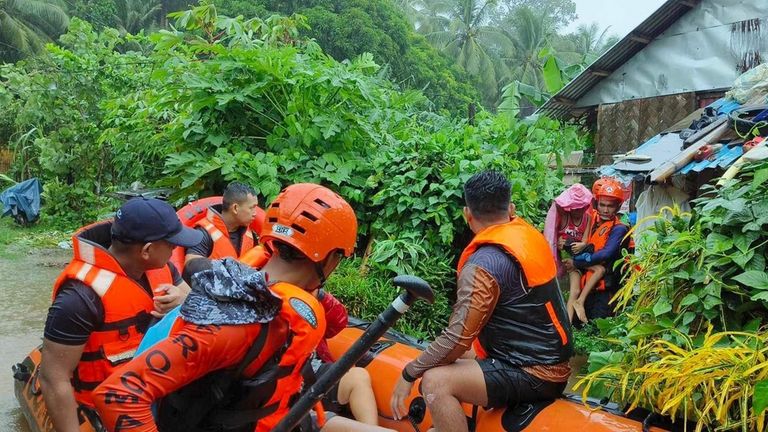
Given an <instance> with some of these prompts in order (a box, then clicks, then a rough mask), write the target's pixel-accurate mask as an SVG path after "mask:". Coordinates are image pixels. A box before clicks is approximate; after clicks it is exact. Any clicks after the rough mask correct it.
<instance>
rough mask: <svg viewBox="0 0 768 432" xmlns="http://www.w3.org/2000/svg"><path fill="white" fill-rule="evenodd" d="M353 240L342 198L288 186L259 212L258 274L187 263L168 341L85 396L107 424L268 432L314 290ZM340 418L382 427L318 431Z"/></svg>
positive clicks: (312, 329) (295, 366) (307, 346)
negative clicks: (261, 257)
mask: <svg viewBox="0 0 768 432" xmlns="http://www.w3.org/2000/svg"><path fill="white" fill-rule="evenodd" d="M356 236H357V219H356V217H355V213H354V211H353V210H352V207H350V206H349V204H348V203H347V202H346V201H344V199H343V198H341V197H340V196H339V195H337V194H335V193H334V192H332V191H331V190H329V189H327V188H325V187H323V186H320V185H315V184H307V183H305V184H296V185H292V186H289V187H287V188H286V189H284V190H283V191H282V192H281V193H280V195H278V197H277V198H276V199H275V201H274V202H273V203H272V204H271V205H270V206H269V208H268V209H267V214H266V223H265V226H264V230H263V233H262V240H263V242H264V243H265V244H266V245H267V247H268V248H269V249H270V250H271V252H272V255H271V258H270V259H269V261H268V262H267V264H266V265H265V266H264V268H263V272H257V271H255V270H253V269H251V268H250V267H248V266H247V265H245V264H241V263H239V262H237V261H235V260H233V259H225V260H223V261H209V260H206V259H196V260H191V261H189V263H188V266H190V267H198V268H197V269H194V268H193V269H192V270H191V271H190V272H189V273H188V274H193V276H192V283H191V285H192V292H191V293H190V294H189V297H188V298H187V301H185V302H184V304H183V305H182V308H181V312H180V319H179V320H177V322H176V325H175V327H174V329H173V330H172V331H171V334H170V335H169V337H168V338H167V339H165V340H162V341H160V342H158V343H157V344H155V345H154V346H152V347H151V348H149V349H148V350H147V351H145V352H144V353H142V354H141V355H139V356H137V357H136V358H134V359H133V360H132V361H131V362H130V363H128V364H127V365H126V366H125V367H124V368H123V369H121V370H120V372H118V373H116V374H114V375H113V376H111V377H110V378H109V379H107V380H106V381H105V382H104V383H103V384H102V385H101V386H99V387H98V388H97V389H96V391H95V392H94V401H95V403H96V407H97V409H98V411H99V414H100V415H101V418H102V420H103V422H104V424H105V426H106V428H107V430H109V431H119V430H127V429H129V430H131V431H132V432H155V431H157V430H158V427H160V429H161V430H163V431H164V432H169V431H179V432H181V431H197V430H222V429H223V430H229V431H248V432H251V431H256V432H267V431H269V430H271V429H272V428H273V427H274V426H275V425H276V424H277V423H278V422H279V421H280V420H281V419H282V418H283V417H284V416H285V415H286V414H287V412H288V410H289V408H290V403H291V401H292V400H294V398H295V397H296V395H297V394H298V392H299V391H300V389H301V386H302V381H303V378H302V375H301V371H302V369H303V367H304V366H305V364H306V362H307V361H308V359H309V358H310V355H311V354H312V352H313V351H314V350H315V349H316V347H317V345H318V344H319V343H320V341H321V340H322V338H323V336H324V333H325V326H326V323H325V316H324V312H323V309H322V306H321V305H320V303H319V301H318V300H317V298H316V297H315V294H316V292H317V291H318V289H319V288H320V287H321V286H322V285H323V283H324V282H325V280H326V278H327V277H328V276H329V275H330V274H331V273H332V272H333V271H334V269H335V268H336V266H337V265H338V264H339V262H340V261H341V259H342V257H344V256H346V257H349V256H351V255H352V252H353V250H354V245H355V239H356ZM185 273H186V272H185ZM156 401H159V406H158V414H157V416H156V417H155V416H153V414H152V410H151V406H152V404H153V403H154V402H156ZM318 421H319V423H322V415H320V416H318ZM350 424H351V425H354V427H355V428H356V430H364V431H366V430H370V431H381V430H383V429H381V428H378V427H375V426H366V425H358V424H357V423H356V422H354V421H353V420H349V419H345V418H341V417H332V418H329V419H328V422H327V424H326V426H325V427H324V428H323V430H325V431H341V430H349V429H347V428H349V427H350ZM217 428H218V429H217Z"/></svg>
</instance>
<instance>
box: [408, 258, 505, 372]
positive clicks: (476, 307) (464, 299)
mask: <svg viewBox="0 0 768 432" xmlns="http://www.w3.org/2000/svg"><path fill="white" fill-rule="evenodd" d="M498 299H499V284H498V282H497V281H496V279H494V278H493V276H492V275H491V274H490V273H488V271H486V270H485V269H484V268H482V267H480V266H477V265H474V264H471V263H470V264H467V265H466V266H464V269H462V271H461V274H460V275H459V279H458V289H457V292H456V304H455V305H454V307H453V312H452V313H451V317H450V319H449V321H448V327H446V328H445V329H444V330H443V332H442V334H441V335H440V336H438V337H437V339H435V341H434V342H432V343H431V344H429V346H428V347H427V349H426V350H425V351H424V352H423V353H422V354H421V355H420V356H419V357H418V358H417V359H416V360H414V361H412V362H410V363H408V365H407V366H406V367H405V371H404V375H408V377H409V378H411V379H412V380H415V379H416V378H419V377H421V376H422V375H423V374H424V372H425V371H427V370H428V369H431V368H433V367H436V366H443V365H446V364H450V363H453V362H454V361H456V359H458V358H459V357H461V356H462V355H463V354H464V353H465V352H467V351H469V350H470V348H471V347H472V342H473V341H474V340H475V338H477V335H478V334H479V333H480V330H481V329H482V328H483V326H484V325H485V324H486V323H487V322H488V319H489V318H490V316H491V312H492V311H493V309H494V308H495V307H496V302H497V301H498Z"/></svg>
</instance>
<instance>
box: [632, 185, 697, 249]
mask: <svg viewBox="0 0 768 432" xmlns="http://www.w3.org/2000/svg"><path fill="white" fill-rule="evenodd" d="M688 199H689V197H688V195H687V194H686V193H685V192H683V191H681V190H680V189H678V188H676V187H674V186H661V185H653V186H650V187H648V188H647V189H646V190H644V191H643V192H642V193H641V194H640V196H639V197H638V198H637V204H636V206H635V207H636V208H637V225H636V226H635V234H634V238H635V242H636V244H637V245H638V247H639V248H640V247H642V245H643V237H642V235H643V231H644V230H646V229H647V228H648V227H650V226H652V225H653V220H651V219H648V218H649V216H656V215H658V214H659V212H660V211H661V209H663V208H664V207H670V208H673V207H675V206H677V207H679V208H680V209H681V210H682V211H685V212H688V211H691V205H690V203H689V202H688ZM665 214H666V215H669V213H665Z"/></svg>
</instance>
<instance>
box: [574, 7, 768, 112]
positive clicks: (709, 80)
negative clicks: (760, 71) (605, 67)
mask: <svg viewBox="0 0 768 432" xmlns="http://www.w3.org/2000/svg"><path fill="white" fill-rule="evenodd" d="M750 19H760V24H761V25H762V27H761V28H765V27H766V26H768V1H764V0H761V1H733V0H702V1H701V3H699V4H698V5H697V6H696V7H695V8H694V9H692V10H691V11H690V12H689V13H687V14H686V15H684V16H683V17H682V18H681V19H680V20H678V21H677V22H676V23H675V24H673V25H672V26H670V27H669V29H667V31H665V32H664V33H663V34H661V35H660V36H659V37H657V38H656V39H654V40H653V41H651V43H650V44H648V46H647V47H645V48H644V49H643V50H642V51H640V52H639V53H637V54H636V55H635V56H634V57H632V58H631V59H629V60H628V61H627V62H626V63H624V64H623V65H622V66H621V67H619V68H618V69H617V70H615V71H613V73H611V75H610V76H608V77H606V78H605V79H603V80H602V81H600V83H598V84H597V85H596V86H595V87H594V88H593V89H592V90H591V91H590V92H589V93H587V94H586V95H584V97H582V98H581V99H579V101H578V102H577V106H578V107H588V106H594V105H599V104H605V103H615V102H620V101H625V100H629V99H639V98H646V97H656V96H663V95H671V94H677V93H685V92H691V91H706V90H713V89H723V88H730V87H731V86H732V85H733V82H734V81H735V80H736V78H738V77H739V75H740V74H741V72H739V65H740V64H741V63H742V62H743V57H744V56H745V55H747V53H746V52H742V51H745V50H747V51H748V50H750V49H757V50H758V52H760V54H761V57H762V58H768V37H766V35H765V33H763V32H764V30H763V31H761V32H746V33H745V32H740V31H739V30H738V29H735V28H734V27H738V24H737V23H740V22H741V21H745V20H750ZM747 42H749V43H747Z"/></svg>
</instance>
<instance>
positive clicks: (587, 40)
mask: <svg viewBox="0 0 768 432" xmlns="http://www.w3.org/2000/svg"><path fill="white" fill-rule="evenodd" d="M609 28H610V27H606V28H605V29H603V30H600V26H599V25H597V23H592V24H589V25H587V24H581V25H579V26H578V27H577V28H576V31H575V32H574V33H571V34H570V35H568V37H569V38H570V39H571V41H572V42H573V46H574V52H576V53H577V54H579V55H580V56H581V58H582V59H583V63H585V64H590V63H592V62H593V61H595V60H596V59H597V57H599V56H600V54H602V53H603V52H605V50H607V49H608V48H610V47H611V46H613V44H615V43H616V41H617V40H618V38H617V37H616V36H609V35H608V29H609Z"/></svg>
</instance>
